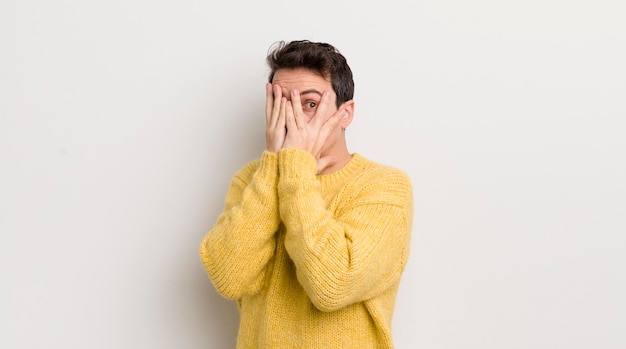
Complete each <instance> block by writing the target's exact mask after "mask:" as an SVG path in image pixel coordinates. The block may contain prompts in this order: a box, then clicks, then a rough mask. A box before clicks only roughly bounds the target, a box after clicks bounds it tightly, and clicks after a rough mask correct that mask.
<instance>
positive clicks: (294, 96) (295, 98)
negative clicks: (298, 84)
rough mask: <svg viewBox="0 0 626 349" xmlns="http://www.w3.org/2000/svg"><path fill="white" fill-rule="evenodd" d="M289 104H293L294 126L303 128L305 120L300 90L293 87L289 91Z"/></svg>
mask: <svg viewBox="0 0 626 349" xmlns="http://www.w3.org/2000/svg"><path fill="white" fill-rule="evenodd" d="M291 104H292V105H293V114H294V115H293V116H294V119H295V120H296V126H297V127H298V128H300V129H301V128H303V127H304V124H305V123H306V120H305V119H304V113H303V112H302V102H301V100H300V91H299V90H298V89H293V90H292V91H291Z"/></svg>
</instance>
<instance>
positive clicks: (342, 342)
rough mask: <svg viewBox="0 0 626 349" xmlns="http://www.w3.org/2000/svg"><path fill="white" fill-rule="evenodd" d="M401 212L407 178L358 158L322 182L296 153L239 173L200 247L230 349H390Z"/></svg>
mask: <svg viewBox="0 0 626 349" xmlns="http://www.w3.org/2000/svg"><path fill="white" fill-rule="evenodd" d="M412 213H413V208H412V196H411V184H410V182H409V179H408V177H407V176H406V175H405V174H404V173H403V172H401V171H399V170H397V169H394V168H390V167H385V166H382V165H378V164H375V163H373V162H371V161H369V160H367V159H365V158H363V157H362V156H360V155H359V154H354V155H353V156H352V159H351V160H350V162H349V163H348V164H347V165H346V166H344V167H343V168H342V169H340V170H338V171H336V172H333V173H330V174H326V175H316V161H315V158H314V157H313V156H311V155H310V154H308V153H306V152H304V151H301V150H297V149H283V150H281V151H280V152H279V153H278V154H275V153H271V152H267V151H266V152H264V153H263V155H262V157H261V159H259V160H257V161H254V162H251V163H249V164H248V165H246V166H245V167H244V168H243V169H242V170H240V171H239V172H238V173H237V174H236V175H235V177H234V178H233V179H232V182H231V186H230V189H229V191H228V194H227V195H226V202H225V207H224V212H223V213H222V214H221V215H220V216H219V218H218V220H217V222H216V224H215V226H214V227H213V229H212V230H211V231H210V232H209V233H208V234H207V235H206V237H205V238H204V240H203V241H202V244H201V246H200V256H201V259H202V262H203V264H204V267H205V268H206V270H207V273H208V275H209V277H210V278H211V280H212V282H213V284H214V286H215V288H216V289H217V291H218V292H219V293H220V294H222V295H223V296H224V297H226V298H230V299H236V300H237V304H238V308H239V314H240V325H239V334H238V336H237V348H238V349H243V348H245V349H247V348H262V349H271V348H281V349H285V348H312V349H313V348H315V349H322V348H324V349H340V348H341V349H348V348H355V349H367V348H393V342H392V338H391V319H392V314H393V308H394V303H395V298H396V292H397V290H398V284H399V281H400V275H401V273H402V271H403V269H404V266H405V264H406V261H407V258H408V254H409V239H410V232H411V220H412Z"/></svg>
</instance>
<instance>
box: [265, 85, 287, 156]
mask: <svg viewBox="0 0 626 349" xmlns="http://www.w3.org/2000/svg"><path fill="white" fill-rule="evenodd" d="M286 106H287V98H286V97H283V91H282V88H281V87H280V86H278V85H272V84H271V83H269V82H268V83H267V84H266V85H265V141H266V149H267V150H268V151H271V152H274V153H278V151H279V150H280V149H281V148H282V147H283V143H284V142H285V135H286V134H287V130H286V129H285V119H286V116H285V113H286Z"/></svg>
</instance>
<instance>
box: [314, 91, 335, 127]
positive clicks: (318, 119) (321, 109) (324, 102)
mask: <svg viewBox="0 0 626 349" xmlns="http://www.w3.org/2000/svg"><path fill="white" fill-rule="evenodd" d="M328 103H330V92H328V91H326V92H324V93H323V94H322V99H321V100H320V104H319V105H318V106H317V110H315V114H314V115H313V119H312V120H311V121H312V122H313V123H314V124H315V125H316V126H318V127H319V126H321V125H323V124H324V122H326V121H327V120H325V115H326V110H327V109H328Z"/></svg>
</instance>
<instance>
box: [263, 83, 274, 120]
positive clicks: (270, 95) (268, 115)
mask: <svg viewBox="0 0 626 349" xmlns="http://www.w3.org/2000/svg"><path fill="white" fill-rule="evenodd" d="M273 109H274V91H273V90H272V84H271V83H269V82H268V83H267V84H265V123H266V124H267V125H269V123H270V121H271V120H272V110H273Z"/></svg>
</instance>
